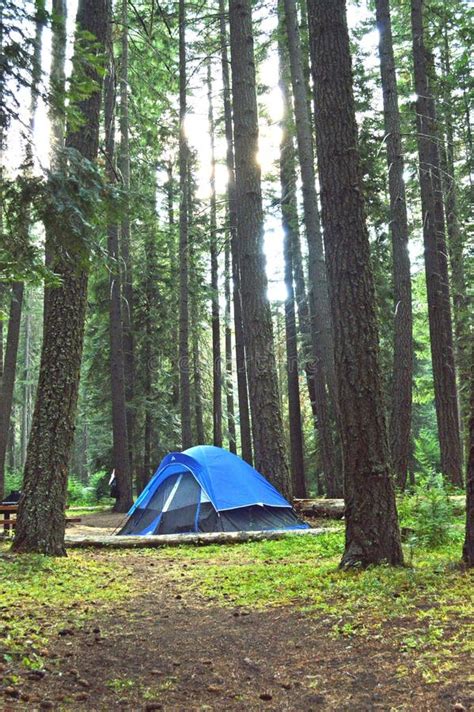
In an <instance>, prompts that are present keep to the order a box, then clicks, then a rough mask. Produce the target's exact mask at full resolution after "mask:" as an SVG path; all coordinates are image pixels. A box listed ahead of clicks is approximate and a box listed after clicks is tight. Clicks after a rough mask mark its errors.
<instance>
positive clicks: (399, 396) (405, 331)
mask: <svg viewBox="0 0 474 712" xmlns="http://www.w3.org/2000/svg"><path fill="white" fill-rule="evenodd" d="M375 8H376V15H377V26H378V30H379V57H380V74H381V79H382V91H383V103H384V126H385V143H386V147H387V165H388V187H389V194H390V232H391V236H392V254H393V289H394V302H395V309H394V314H395V317H394V324H393V331H394V345H393V384H392V389H393V394H392V409H391V418H390V446H391V447H390V449H391V458H392V467H393V471H394V474H395V476H396V478H397V482H398V485H399V486H400V487H401V489H402V490H403V489H405V485H406V481H407V473H408V458H409V452H410V432H411V412H412V378H413V336H412V329H413V316H412V305H411V274H410V257H409V254H408V238H409V235H408V219H407V207H406V198H405V183H404V180H403V149H402V141H401V132H400V114H399V110H398V92H397V77H396V73H395V59H394V55H393V41H392V24H391V18H390V3H389V0H376V3H375Z"/></svg>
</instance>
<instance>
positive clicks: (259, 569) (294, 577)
mask: <svg viewBox="0 0 474 712" xmlns="http://www.w3.org/2000/svg"><path fill="white" fill-rule="evenodd" d="M331 526H334V527H335V531H332V532H328V533H326V534H323V535H321V536H318V537H312V536H308V537H304V536H301V537H291V536H288V537H286V538H285V539H281V540H278V541H263V542H248V543H244V544H233V545H228V546H218V545H213V546H202V547H197V546H185V547H178V548H169V549H142V550H138V551H137V550H135V551H133V552H129V551H126V550H116V551H107V552H100V553H97V552H95V551H92V550H81V551H79V550H73V551H71V552H69V556H68V557H67V558H59V559H52V558H47V557H44V556H39V555H22V556H12V555H10V554H9V553H8V549H7V544H0V582H1V583H0V601H1V604H0V620H1V621H2V625H1V626H0V644H1V645H0V660H1V656H2V654H3V656H4V657H5V658H6V659H7V660H8V659H19V660H20V661H21V662H23V664H24V665H26V666H28V667H40V666H41V665H42V663H43V652H42V650H43V649H44V648H46V647H47V645H48V639H49V638H50V637H51V636H53V635H57V634H58V632H59V629H60V628H61V627H62V628H64V627H68V628H74V626H77V625H81V624H82V623H83V622H84V620H86V619H87V618H88V617H91V616H92V615H94V616H97V615H98V613H99V612H100V609H101V607H102V609H107V608H108V607H111V606H112V605H114V606H115V608H116V609H117V610H118V611H121V612H122V613H123V614H124V615H126V614H127V599H129V598H131V597H132V596H137V595H140V593H143V594H147V593H151V592H153V591H154V590H156V587H157V586H161V585H164V583H165V582H166V580H168V581H173V582H174V584H175V586H176V590H179V592H180V593H181V594H182V595H183V597H185V598H186V599H188V600H191V601H193V603H194V604H195V605H201V606H233V607H235V606H240V607H245V608H247V609H252V610H265V609H270V608H274V607H281V606H290V607H291V608H292V609H295V608H296V609H300V610H304V611H306V612H307V614H308V615H309V616H314V617H316V618H318V619H323V620H325V621H326V633H325V635H329V637H330V638H335V639H351V638H361V637H362V638H363V637H365V638H370V639H371V640H381V641H384V642H388V644H390V645H393V646H394V649H395V650H396V651H397V654H399V653H401V654H402V660H403V664H400V666H399V668H398V669H397V673H398V675H400V676H401V677H403V676H404V675H408V674H410V673H411V671H412V670H413V669H417V670H419V671H420V673H421V674H422V676H423V678H424V679H425V680H426V681H428V682H434V681H436V680H438V679H440V677H443V676H445V675H446V674H448V673H450V671H455V670H456V669H458V668H461V661H462V660H463V659H464V665H465V658H466V656H468V655H469V654H471V655H472V653H473V652H474V650H473V647H472V640H473V639H474V635H473V631H472V621H473V620H474V607H473V593H472V592H473V590H474V573H473V572H472V571H471V572H467V571H465V570H463V569H462V568H461V567H460V565H459V563H460V555H461V544H462V537H463V522H462V518H461V517H459V518H456V519H454V520H453V524H452V525H451V526H450V527H449V533H448V536H447V538H446V542H445V543H444V544H442V545H440V546H438V547H437V548H432V549H427V548H421V546H419V545H418V546H411V547H408V546H406V547H405V558H406V561H407V562H408V565H407V566H406V567H403V568H402V567H400V568H396V569H394V568H391V567H388V566H378V567H371V568H369V569H367V570H365V571H340V570H339V569H338V564H339V561H340V557H341V553H342V549H343V536H344V535H343V531H342V525H331ZM137 557H139V559H137ZM137 562H139V563H140V564H142V566H141V574H140V576H137V575H133V576H131V575H130V574H131V571H132V565H133V566H134V565H135V564H136V563H137ZM154 562H156V566H155V567H153V568H150V569H149V568H148V564H149V563H150V564H151V563H154ZM117 602H119V603H117ZM469 627H471V632H469ZM110 684H111V685H113V686H115V685H120V684H121V683H120V682H113V681H111V683H110Z"/></svg>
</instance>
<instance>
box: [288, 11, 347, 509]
mask: <svg viewBox="0 0 474 712" xmlns="http://www.w3.org/2000/svg"><path fill="white" fill-rule="evenodd" d="M284 7H285V19H286V23H285V25H286V34H287V38H288V52H289V59H290V70H291V81H292V88H293V99H294V111H295V126H296V138H297V144H298V160H299V163H300V168H301V180H302V187H303V212H304V222H305V227H306V239H307V242H308V257H309V280H308V282H309V297H310V319H311V339H312V344H313V356H314V373H313V378H314V397H315V400H314V403H315V410H316V414H317V423H318V428H319V430H320V436H321V437H320V440H321V453H322V458H321V459H322V464H323V469H324V475H325V480H326V482H327V488H328V495H329V496H332V497H334V496H338V495H340V494H341V486H340V478H339V475H338V471H337V469H338V457H337V453H336V450H335V441H334V439H333V436H332V432H331V431H332V429H333V427H334V425H335V423H334V420H335V417H331V413H333V414H334V413H335V409H336V402H337V401H336V379H335V372H334V341H333V334H332V325H331V315H330V308H329V297H328V291H327V276H326V264H325V260H324V250H323V240H322V235H321V226H320V220H319V213H318V199H317V195H316V175H315V170H314V156H313V140H312V131H311V120H310V113H309V106H308V98H307V93H306V86H307V84H306V81H305V76H304V70H303V60H302V52H301V42H300V36H299V30H298V16H297V11H296V3H295V0H284Z"/></svg>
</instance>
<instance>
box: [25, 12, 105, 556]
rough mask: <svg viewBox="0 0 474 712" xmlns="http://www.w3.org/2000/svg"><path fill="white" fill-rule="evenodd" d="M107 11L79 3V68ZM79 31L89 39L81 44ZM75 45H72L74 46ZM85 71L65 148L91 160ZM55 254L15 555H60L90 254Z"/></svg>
mask: <svg viewBox="0 0 474 712" xmlns="http://www.w3.org/2000/svg"><path fill="white" fill-rule="evenodd" d="M107 6H108V3H107V1H106V0H81V1H80V3H79V7H78V14H77V25H78V27H79V28H80V30H81V31H82V35H81V40H80V41H81V63H82V65H83V59H82V58H83V51H84V43H86V44H85V46H86V48H87V50H88V52H90V53H91V54H92V55H98V54H99V53H102V52H103V51H104V47H105V39H106V26H107V9H108V8H107ZM84 33H87V34H86V37H87V38H88V39H87V40H85V39H84ZM90 37H94V40H93V41H92V40H91V39H89V38H90ZM78 41H79V40H78V39H76V48H77V47H78V44H77V43H78ZM78 61H79V57H78V56H77V53H76V56H75V60H74V62H73V73H74V72H76V71H77V69H78V67H77V62H78ZM83 70H84V67H83V66H82V68H81V71H83ZM86 71H87V75H88V77H89V78H90V79H91V80H93V81H94V83H95V87H96V90H95V91H94V92H93V93H92V94H91V95H90V96H89V97H88V98H87V99H83V100H82V101H80V102H79V103H78V105H77V108H78V109H79V110H80V111H81V113H82V115H83V116H84V118H85V121H84V123H83V125H82V126H81V127H80V128H78V129H77V130H76V131H72V130H70V131H69V133H68V135H67V140H66V147H67V148H72V149H75V151H77V152H78V153H79V154H81V155H82V156H83V158H84V159H86V160H89V161H93V160H95V159H96V157H97V152H98V145H99V116H100V103H101V101H100V99H101V86H102V79H101V76H100V74H99V73H98V72H97V69H95V68H94V67H93V66H92V65H88V66H87V69H86ZM58 222H59V221H58ZM63 229H64V228H63ZM54 248H55V249H54V262H53V265H52V266H53V267H54V271H55V272H56V273H58V274H59V276H60V277H61V285H60V286H59V287H57V288H56V289H54V290H52V292H51V295H50V300H49V306H48V313H47V317H46V323H45V329H44V338H43V348H42V353H41V365H40V376H39V383H38V389H37V394H36V405H35V411H34V415H33V422H32V427H31V436H30V441H29V444H28V454H27V459H26V466H25V475H24V485H23V497H22V500H21V502H20V507H19V512H18V519H17V527H16V532H15V540H14V543H13V548H14V550H15V551H36V552H38V553H44V554H51V555H62V556H64V555H65V553H66V552H65V548H64V528H65V517H64V507H65V504H66V493H67V473H68V463H69V458H70V454H71V447H72V444H73V437H74V420H75V414H76V404H77V395H78V387H79V376H80V365H81V357H82V346H83V337H84V321H85V312H86V301H87V266H84V265H85V262H86V260H87V257H88V252H87V247H86V246H85V243H84V240H83V239H81V237H80V236H77V235H76V236H74V237H73V236H72V235H71V233H69V232H60V230H59V229H58V230H57V234H56V235H55V244H54Z"/></svg>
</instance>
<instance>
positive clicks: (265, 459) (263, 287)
mask: <svg viewBox="0 0 474 712" xmlns="http://www.w3.org/2000/svg"><path fill="white" fill-rule="evenodd" d="M230 47H231V57H232V95H233V104H234V117H233V118H234V140H235V168H236V171H235V174H236V197H237V228H238V242H239V261H240V278H241V289H242V313H243V320H244V328H245V347H246V354H247V368H248V379H249V395H250V408H251V412H252V432H253V443H254V448H255V466H256V467H257V469H258V470H260V471H261V472H262V473H263V474H264V475H265V476H266V477H268V479H269V480H270V481H271V482H272V483H273V484H274V485H275V486H276V487H278V488H279V489H280V490H281V491H282V492H283V493H284V494H286V495H287V496H291V480H290V477H289V472H288V464H287V461H286V452H285V443H284V434H283V423H282V417H281V412H280V408H279V402H278V382H277V373H276V364H275V353H274V344H273V331H272V320H271V313H270V306H269V303H268V297H267V276H266V273H265V258H264V255H263V210H262V194H261V184H260V168H259V166H258V164H257V162H256V160H255V157H256V155H257V152H258V113H257V95H256V85H255V64H254V53H253V35H252V12H251V3H250V0H230Z"/></svg>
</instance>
